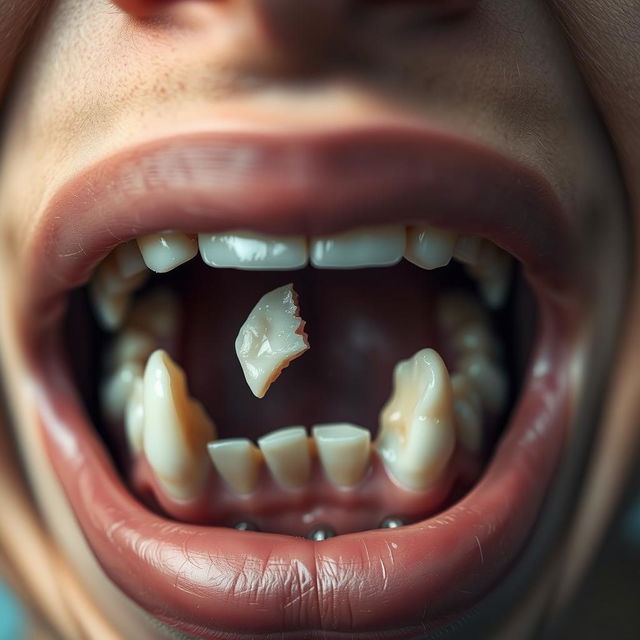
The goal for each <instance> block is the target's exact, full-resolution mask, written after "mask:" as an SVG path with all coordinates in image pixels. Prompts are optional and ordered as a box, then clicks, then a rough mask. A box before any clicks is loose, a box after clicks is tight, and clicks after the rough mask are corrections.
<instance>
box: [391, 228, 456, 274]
mask: <svg viewBox="0 0 640 640" xmlns="http://www.w3.org/2000/svg"><path fill="white" fill-rule="evenodd" d="M457 239H458V236H457V235H456V234H455V233H451V232H450V231H444V230H442V229H434V228H432V227H414V228H410V229H408V231H407V248H406V251H405V254H404V257H405V258H406V259H407V260H409V262H412V263H413V264H415V265H417V266H419V267H422V268H423V269H438V268H439V267H445V266H446V265H448V264H449V262H451V258H452V257H453V249H454V247H455V245H456V241H457Z"/></svg>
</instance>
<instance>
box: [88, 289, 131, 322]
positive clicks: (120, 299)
mask: <svg viewBox="0 0 640 640" xmlns="http://www.w3.org/2000/svg"><path fill="white" fill-rule="evenodd" d="M89 293H90V296H91V303H92V307H93V311H94V313H95V315H96V319H97V321H98V324H99V325H100V326H101V327H102V328H103V329H104V330H105V331H111V332H113V331H116V330H117V329H119V328H120V327H121V326H122V323H123V322H124V318H125V315H126V314H127V310H128V309H129V303H130V301H131V297H130V295H129V294H126V293H117V294H114V293H107V292H106V291H105V290H104V289H103V288H102V286H101V285H100V281H99V280H95V279H94V280H92V281H91V284H90V287H89Z"/></svg>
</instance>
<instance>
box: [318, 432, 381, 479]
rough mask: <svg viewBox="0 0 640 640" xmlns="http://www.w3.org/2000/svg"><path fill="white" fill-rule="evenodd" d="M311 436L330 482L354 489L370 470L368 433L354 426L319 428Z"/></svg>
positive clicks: (369, 440)
mask: <svg viewBox="0 0 640 640" xmlns="http://www.w3.org/2000/svg"><path fill="white" fill-rule="evenodd" d="M312 432H313V438H314V440H315V442H316V448H317V450H318V456H319V457H320V462H321V463H322V466H323V467H324V470H325V473H326V474H327V477H328V478H329V480H330V481H331V482H332V483H333V484H335V485H336V486H338V487H345V488H347V487H354V486H355V485H357V484H358V483H359V482H360V480H362V477H363V476H364V473H365V471H366V470H367V467H368V466H369V459H370V457H369V454H370V445H371V434H370V433H369V430H368V429H363V428H362V427H358V426H356V425H353V424H322V425H316V426H315V427H313V430H312Z"/></svg>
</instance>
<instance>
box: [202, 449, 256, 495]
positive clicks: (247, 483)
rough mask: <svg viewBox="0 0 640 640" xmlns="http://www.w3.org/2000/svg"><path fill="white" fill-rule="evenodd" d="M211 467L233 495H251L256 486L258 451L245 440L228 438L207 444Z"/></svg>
mask: <svg viewBox="0 0 640 640" xmlns="http://www.w3.org/2000/svg"><path fill="white" fill-rule="evenodd" d="M207 450H208V452H209V457H210V458H211V461H212V462H213V466H214V467H215V468H216V469H217V471H218V473H219V474H220V475H221V476H222V478H223V480H224V481H225V482H226V483H227V484H228V485H229V487H230V488H231V490H232V491H234V492H235V493H241V494H247V493H253V491H254V490H255V488H256V485H257V484H258V475H259V473H260V463H261V462H262V456H261V455H260V450H259V449H258V448H257V447H256V446H255V445H254V444H253V442H251V440H248V439H247V438H228V439H225V440H216V441H215V442H209V443H208V444H207Z"/></svg>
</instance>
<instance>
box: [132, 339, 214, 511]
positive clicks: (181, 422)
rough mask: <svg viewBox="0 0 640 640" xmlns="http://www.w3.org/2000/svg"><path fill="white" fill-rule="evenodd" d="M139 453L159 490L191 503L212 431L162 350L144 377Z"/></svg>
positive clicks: (198, 487) (180, 374)
mask: <svg viewBox="0 0 640 640" xmlns="http://www.w3.org/2000/svg"><path fill="white" fill-rule="evenodd" d="M143 398H144V437H143V448H144V453H145V455H146V458H147V460H148V461H149V464H150V465H151V468H152V469H153V471H154V473H155V475H156V477H157V479H158V481H159V482H160V483H161V484H162V486H163V487H164V488H165V490H166V491H167V492H168V493H169V494H171V495H172V496H173V497H175V498H177V499H179V500H190V499H193V498H194V497H196V496H197V495H198V493H199V491H200V490H201V488H202V485H203V483H204V481H205V479H206V476H207V473H208V470H209V467H210V463H209V461H208V459H207V451H206V443H207V442H210V441H211V440H214V439H215V428H214V426H213V423H212V422H211V421H210V420H209V418H208V417H207V416H206V414H205V412H204V410H203V409H202V406H201V405H200V404H199V403H198V402H197V401H195V400H193V399H192V398H191V397H190V396H189V394H188V391H187V383H186V377H185V374H184V372H183V371H182V369H181V368H180V367H179V366H178V365H177V364H175V363H174V362H173V361H172V360H171V358H170V357H169V355H168V354H167V353H166V352H165V351H162V350H160V349H159V350H157V351H154V353H152V354H151V356H150V357H149V360H148V362H147V366H146V369H145V372H144V383H143Z"/></svg>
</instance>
